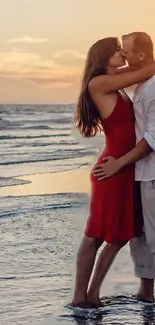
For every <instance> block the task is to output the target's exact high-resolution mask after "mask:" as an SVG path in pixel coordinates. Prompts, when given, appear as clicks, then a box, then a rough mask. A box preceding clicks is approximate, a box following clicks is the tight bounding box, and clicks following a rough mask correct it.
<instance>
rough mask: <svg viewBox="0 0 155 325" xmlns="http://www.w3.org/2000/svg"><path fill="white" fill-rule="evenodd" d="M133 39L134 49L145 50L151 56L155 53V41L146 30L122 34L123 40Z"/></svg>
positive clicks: (135, 50) (136, 50)
mask: <svg viewBox="0 0 155 325" xmlns="http://www.w3.org/2000/svg"><path fill="white" fill-rule="evenodd" d="M127 38H132V39H133V51H134V52H143V53H145V54H147V55H149V56H152V55H153V42H152V39H151V37H150V36H149V35H148V34H147V33H145V32H133V33H130V34H127V35H123V36H122V40H125V39H127Z"/></svg>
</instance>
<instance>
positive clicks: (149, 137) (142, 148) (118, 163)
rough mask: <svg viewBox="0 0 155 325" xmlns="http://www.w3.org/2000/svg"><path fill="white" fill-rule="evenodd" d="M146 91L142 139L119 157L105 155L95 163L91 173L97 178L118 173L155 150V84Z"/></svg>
mask: <svg viewBox="0 0 155 325" xmlns="http://www.w3.org/2000/svg"><path fill="white" fill-rule="evenodd" d="M151 86H153V87H150V89H149V91H148V92H147V98H146V101H147V102H145V103H144V104H145V105H146V112H147V125H146V132H145V134H144V137H143V139H142V140H141V141H140V142H139V143H138V144H137V145H136V146H135V148H133V149H132V150H131V151H129V152H128V153H127V154H125V155H124V156H122V157H120V158H119V159H115V158H113V157H106V158H105V159H104V163H103V164H101V165H95V167H94V170H93V173H94V176H95V177H98V179H99V180H101V179H104V178H107V177H110V176H113V175H115V174H116V173H118V172H119V171H120V170H121V169H122V168H123V167H125V166H127V165H129V164H133V163H135V162H137V161H139V160H141V159H143V158H145V157H146V156H148V155H149V154H150V153H151V152H152V151H155V85H151Z"/></svg>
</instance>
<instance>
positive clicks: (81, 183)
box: [0, 168, 90, 196]
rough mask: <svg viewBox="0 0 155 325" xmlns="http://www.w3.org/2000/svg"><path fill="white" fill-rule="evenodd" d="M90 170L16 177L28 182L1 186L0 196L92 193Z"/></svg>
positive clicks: (83, 169)
mask: <svg viewBox="0 0 155 325" xmlns="http://www.w3.org/2000/svg"><path fill="white" fill-rule="evenodd" d="M89 174H90V171H89V170H88V169H87V168H81V169H76V170H70V171H65V172H59V173H47V174H34V175H27V176H20V177H16V179H20V180H24V181H29V183H27V184H23V185H16V186H6V187H0V196H27V195H42V194H56V193H81V192H82V193H90V176H89Z"/></svg>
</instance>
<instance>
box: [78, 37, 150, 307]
mask: <svg viewBox="0 0 155 325" xmlns="http://www.w3.org/2000/svg"><path fill="white" fill-rule="evenodd" d="M124 65H125V58H124V57H123V56H122V51H121V45H120V43H119V41H118V39H117V38H114V37H111V38H105V39H102V40H99V41H98V42H96V43H95V44H94V45H93V46H92V47H91V48H90V50H89V52H88V56H87V60H86V65H85V70H84V76H83V80H82V87H81V92H80V95H79V100H78V104H77V109H76V115H75V125H76V127H77V128H78V130H79V131H80V133H81V134H82V135H83V136H84V137H93V136H95V135H96V134H97V133H98V132H101V131H103V132H104V134H105V139H106V148H105V150H104V152H103V153H102V155H101V156H100V157H99V159H98V162H97V163H98V164H100V163H103V158H104V157H106V156H113V157H115V158H119V157H120V156H122V155H124V154H125V153H127V152H128V151H130V150H131V149H132V148H134V146H135V129H134V114H133V109H132V102H131V101H130V99H129V98H128V96H127V95H126V94H125V92H124V91H119V89H122V88H125V87H129V86H131V85H134V84H137V83H140V82H143V81H145V80H147V79H148V78H150V77H151V76H152V75H154V74H155V65H154V64H152V65H150V66H147V68H141V69H138V70H135V71H128V72H127V70H128V68H127V70H126V68H124V69H120V70H119V71H118V67H122V66H124ZM129 70H130V69H129ZM123 72H124V73H123ZM91 188H92V190H91V204H90V215H89V218H88V221H87V225H86V229H85V235H84V237H83V240H82V243H81V245H80V248H79V251H78V255H77V266H76V283H75V290H74V297H73V301H72V306H79V307H83V308H91V307H92V308H93V307H97V306H100V304H101V302H100V298H99V293H100V288H101V284H102V281H103V279H104V277H105V275H106V274H107V271H108V270H109V268H110V266H111V264H112V262H113V260H114V258H115V257H116V255H117V253H118V252H119V250H120V249H121V248H122V247H123V246H124V245H125V244H126V243H127V242H128V241H129V240H130V239H131V238H133V237H135V236H138V235H140V234H141V231H142V212H141V204H140V195H139V196H138V197H136V200H134V195H135V189H134V166H133V165H129V166H127V167H125V168H124V169H123V170H122V171H120V172H119V173H118V174H117V175H115V176H113V177H111V178H108V179H105V180H103V181H101V180H100V181H99V180H97V179H96V178H95V177H94V176H93V173H91ZM136 195H137V190H136ZM134 201H135V203H136V206H134ZM135 208H136V209H135ZM104 241H105V242H106V243H107V244H106V246H105V247H104V248H103V250H102V251H101V253H100V255H99V258H98V262H97V265H96V268H97V270H98V272H97V274H98V276H97V277H96V276H95V277H93V278H92V281H91V283H90V286H89V289H88V284H89V281H90V277H91V274H92V270H93V266H94V262H95V258H96V253H97V250H98V248H99V247H100V246H101V244H102V243H103V242H104Z"/></svg>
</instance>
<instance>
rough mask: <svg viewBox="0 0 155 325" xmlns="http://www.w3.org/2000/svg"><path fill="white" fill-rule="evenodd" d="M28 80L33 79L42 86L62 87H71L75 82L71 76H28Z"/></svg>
mask: <svg viewBox="0 0 155 325" xmlns="http://www.w3.org/2000/svg"><path fill="white" fill-rule="evenodd" d="M27 80H29V81H32V82H34V83H36V84H38V85H39V86H41V87H42V88H61V87H63V88H64V87H69V86H72V85H73V84H74V79H72V78H70V80H69V79H67V78H66V79H65V78H58V79H56V78H49V79H43V78H42V79H39V78H27Z"/></svg>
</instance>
